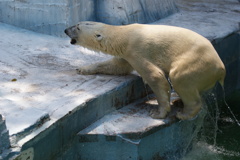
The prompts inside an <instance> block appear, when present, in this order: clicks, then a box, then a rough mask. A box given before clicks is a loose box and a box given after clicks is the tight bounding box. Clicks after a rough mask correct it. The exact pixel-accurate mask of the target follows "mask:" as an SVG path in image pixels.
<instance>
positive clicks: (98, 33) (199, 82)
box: [65, 21, 226, 120]
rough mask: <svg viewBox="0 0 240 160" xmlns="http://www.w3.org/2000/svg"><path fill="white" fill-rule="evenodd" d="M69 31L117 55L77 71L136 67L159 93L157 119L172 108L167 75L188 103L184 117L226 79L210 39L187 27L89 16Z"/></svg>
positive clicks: (96, 48)
mask: <svg viewBox="0 0 240 160" xmlns="http://www.w3.org/2000/svg"><path fill="white" fill-rule="evenodd" d="M65 33H66V34H67V35H68V36H69V37H70V38H71V44H74V45H75V44H77V45H80V46H82V47H85V48H88V49H91V50H94V51H101V52H103V53H106V54H109V55H113V56H114V58H112V59H111V60H108V61H105V62H101V63H97V64H93V65H90V66H84V67H82V68H79V69H78V70H77V71H78V73H79V74H85V75H87V74H113V75H125V74H129V73H131V72H132V71H133V70H136V71H137V72H138V73H139V74H140V75H141V77H142V78H143V80H144V81H145V82H146V83H147V84H148V85H149V86H150V88H151V89H152V90H153V92H154V93H155V95H156V98H157V101H158V104H159V107H158V109H157V110H156V109H155V110H153V111H151V113H150V114H151V117H153V118H157V119H161V118H165V117H166V116H167V114H168V113H169V112H170V90H171V87H170V84H169V82H168V80H167V78H169V79H170V80H171V84H172V87H173V88H174V90H175V91H176V92H177V93H178V95H179V96H180V98H181V100H182V102H183V104H184V108H183V110H182V111H181V112H178V113H177V115H176V116H177V118H179V119H182V120H185V119H191V118H193V117H195V116H196V115H197V113H198V112H199V111H200V109H201V106H202V101H201V96H200V95H201V94H202V93H203V92H204V91H207V90H209V89H210V88H212V87H213V86H214V85H215V84H216V82H219V83H220V84H221V85H222V86H223V84H224V78H225V74H226V71H225V67H224V64H223V62H222V61H221V59H220V58H219V56H218V54H217V52H216V51H215V49H214V48H213V46H212V44H211V43H210V42H209V41H208V40H207V39H206V38H204V37H202V36H201V35H199V34H197V33H195V32H193V31H191V30H188V29H184V28H180V27H174V26H166V25H148V24H130V25H124V26H113V25H107V24H103V23H98V22H89V21H85V22H80V23H78V24H76V25H75V26H72V27H69V28H67V29H66V30H65Z"/></svg>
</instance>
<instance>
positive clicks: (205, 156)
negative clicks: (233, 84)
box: [181, 95, 240, 160]
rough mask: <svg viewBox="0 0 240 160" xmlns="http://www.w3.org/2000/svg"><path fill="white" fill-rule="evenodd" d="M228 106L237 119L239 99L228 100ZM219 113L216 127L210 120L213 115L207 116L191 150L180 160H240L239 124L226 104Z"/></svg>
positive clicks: (239, 114)
mask: <svg viewBox="0 0 240 160" xmlns="http://www.w3.org/2000/svg"><path fill="white" fill-rule="evenodd" d="M238 97H240V95H238ZM236 102H237V103H236ZM229 106H230V107H231V109H232V111H233V112H234V115H235V116H236V118H237V119H238V121H239V120H240V111H239V109H240V102H239V100H238V101H234V103H231V102H229ZM219 113H220V114H219V115H218V116H219V118H218V121H217V122H218V123H217V124H218V125H217V128H216V125H215V124H214V122H213V121H214V120H211V119H212V117H213V116H209V117H207V118H206V121H205V123H206V124H205V125H204V127H203V129H202V130H203V131H202V132H201V133H200V135H199V137H198V139H197V140H196V142H195V143H194V144H193V147H192V150H191V151H190V152H189V153H188V154H187V155H186V156H185V157H184V158H182V159H181V160H240V126H238V125H237V123H236V122H235V121H234V118H233V116H232V115H231V113H230V111H229V110H228V109H227V107H226V106H224V105H223V106H222V107H221V109H220V111H219ZM215 116H216V115H215ZM213 119H214V118H213ZM211 121H212V122H211Z"/></svg>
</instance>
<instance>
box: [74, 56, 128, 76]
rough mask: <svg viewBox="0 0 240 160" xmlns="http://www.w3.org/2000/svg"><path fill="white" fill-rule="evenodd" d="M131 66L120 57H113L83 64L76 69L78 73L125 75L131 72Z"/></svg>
mask: <svg viewBox="0 0 240 160" xmlns="http://www.w3.org/2000/svg"><path fill="white" fill-rule="evenodd" d="M132 70H133V68H132V67H131V65H130V64H129V63H128V62H127V61H125V60H124V59H122V58H116V57H114V58H113V59H111V60H108V61H105V62H100V63H96V64H92V65H89V66H83V67H81V68H79V69H77V72H78V73H79V74H84V75H92V74H109V75H126V74H129V73H131V72H132Z"/></svg>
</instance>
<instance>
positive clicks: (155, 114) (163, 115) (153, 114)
mask: <svg viewBox="0 0 240 160" xmlns="http://www.w3.org/2000/svg"><path fill="white" fill-rule="evenodd" d="M150 116H151V117H152V118H153V119H164V118H166V116H167V111H163V112H160V111H159V110H158V109H152V110H151V111H150Z"/></svg>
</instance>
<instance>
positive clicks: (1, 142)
mask: <svg viewBox="0 0 240 160" xmlns="http://www.w3.org/2000/svg"><path fill="white" fill-rule="evenodd" d="M9 148H10V141H9V133H8V130H7V128H6V124H5V119H4V117H2V115H1V114H0V159H1V154H2V153H3V152H4V151H5V150H7V149H9Z"/></svg>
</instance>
